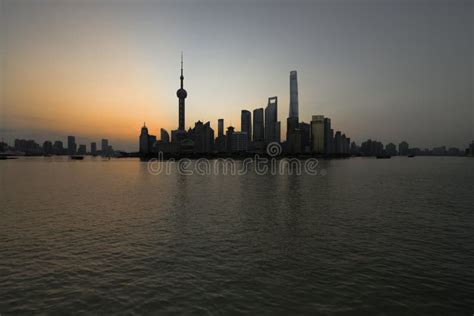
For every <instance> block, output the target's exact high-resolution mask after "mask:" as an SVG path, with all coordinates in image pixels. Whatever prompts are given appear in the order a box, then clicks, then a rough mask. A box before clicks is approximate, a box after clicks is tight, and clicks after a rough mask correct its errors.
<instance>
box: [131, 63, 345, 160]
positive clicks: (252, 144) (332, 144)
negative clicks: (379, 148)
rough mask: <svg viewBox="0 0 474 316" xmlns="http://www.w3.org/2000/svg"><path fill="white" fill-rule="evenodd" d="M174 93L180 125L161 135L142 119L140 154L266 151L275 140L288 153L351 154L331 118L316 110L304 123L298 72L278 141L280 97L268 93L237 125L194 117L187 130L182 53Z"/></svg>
mask: <svg viewBox="0 0 474 316" xmlns="http://www.w3.org/2000/svg"><path fill="white" fill-rule="evenodd" d="M176 95H177V97H178V100H179V101H178V128H177V129H176V130H173V131H171V137H170V135H169V133H168V132H167V131H166V130H165V129H161V131H160V139H159V140H157V137H156V135H151V134H149V132H148V128H147V127H146V125H145V123H144V124H143V127H142V128H141V133H140V136H139V148H140V149H139V153H140V156H142V157H147V156H150V155H152V154H154V153H157V152H163V153H170V154H221V153H223V154H236V153H237V154H242V153H243V154H245V153H252V154H253V153H264V152H265V149H266V146H267V145H268V144H270V143H273V142H277V143H280V144H281V145H282V148H283V150H284V153H286V154H289V155H299V154H316V155H326V156H330V155H336V156H344V155H350V137H348V136H347V135H346V134H345V133H343V132H341V131H334V129H333V128H332V126H331V119H330V118H329V117H325V116H323V115H314V116H313V117H312V120H311V121H310V122H308V123H306V122H302V121H300V118H299V106H298V79H297V72H296V71H291V72H290V106H289V115H288V118H287V121H286V123H287V133H286V141H284V142H282V140H281V122H280V121H279V120H278V97H276V96H274V97H270V98H268V103H267V106H266V107H265V108H257V109H254V110H253V111H252V112H251V111H249V110H242V112H241V124H240V126H241V128H240V131H237V130H236V129H235V128H234V127H233V126H228V127H227V128H226V129H224V119H219V120H218V121H217V135H215V133H214V130H213V129H212V128H211V125H210V122H206V123H203V122H201V121H198V122H196V123H195V124H194V127H193V128H189V129H188V130H186V129H185V113H186V112H185V100H186V98H187V95H188V94H187V92H186V90H185V89H184V75H183V60H182V57H181V76H180V88H179V89H178V91H177V92H176Z"/></svg>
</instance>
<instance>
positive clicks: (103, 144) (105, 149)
mask: <svg viewBox="0 0 474 316" xmlns="http://www.w3.org/2000/svg"><path fill="white" fill-rule="evenodd" d="M143 127H145V128H146V126H145V123H143ZM146 131H147V133H148V129H147V130H146ZM109 149H110V148H109V140H108V139H105V138H103V139H102V140H101V148H100V150H101V151H102V153H103V154H105V153H108V152H109Z"/></svg>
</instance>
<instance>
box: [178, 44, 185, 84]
mask: <svg viewBox="0 0 474 316" xmlns="http://www.w3.org/2000/svg"><path fill="white" fill-rule="evenodd" d="M179 79H181V89H183V81H184V75H183V52H181V77H179Z"/></svg>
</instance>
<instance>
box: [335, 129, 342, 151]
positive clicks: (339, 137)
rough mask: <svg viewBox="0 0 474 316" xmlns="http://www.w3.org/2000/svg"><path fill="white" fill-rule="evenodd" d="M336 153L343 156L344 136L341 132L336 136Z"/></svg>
mask: <svg viewBox="0 0 474 316" xmlns="http://www.w3.org/2000/svg"><path fill="white" fill-rule="evenodd" d="M334 153H336V154H342V135H341V132H340V131H337V132H336V135H335V136H334Z"/></svg>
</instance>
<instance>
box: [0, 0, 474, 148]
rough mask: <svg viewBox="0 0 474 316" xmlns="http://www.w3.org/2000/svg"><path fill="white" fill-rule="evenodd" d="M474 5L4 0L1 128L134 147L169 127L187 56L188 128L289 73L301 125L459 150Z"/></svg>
mask: <svg viewBox="0 0 474 316" xmlns="http://www.w3.org/2000/svg"><path fill="white" fill-rule="evenodd" d="M473 3H474V2H473V1H470V0H465V1H456V0H446V1H436V0H430V1H417V0H415V1H408V0H398V1H389V0H379V1H357V0H354V1H352V0H351V1H350V0H334V1H217V0H216V1H207V0H206V1H199V0H197V1H191V0H188V1H132V0H129V1H106V0H97V1H92V0H85V1H72V0H71V1H67V0H66V1H59V0H57V1H48V0H44V1H35V0H29V1H25V0H0V5H1V15H0V19H1V20H0V23H1V24H0V54H1V60H0V62H1V63H0V67H1V68H0V74H1V78H0V79H1V84H0V88H1V90H0V91H1V98H0V100H1V109H0V115H1V117H0V136H2V137H3V138H4V139H5V140H6V141H8V142H9V143H10V144H11V143H12V141H13V139H14V138H15V137H18V138H20V137H21V138H33V139H36V140H37V141H38V142H42V141H44V140H46V139H50V140H53V141H54V140H56V139H60V140H63V141H66V139H65V137H66V136H67V135H76V137H77V139H78V142H79V143H87V146H88V147H89V144H88V143H89V142H90V141H91V140H92V141H95V140H97V141H99V140H100V138H103V137H105V138H109V140H110V142H111V143H112V145H114V147H115V148H120V149H125V150H137V148H138V134H139V129H140V127H141V125H142V124H143V122H144V121H146V123H147V126H148V127H149V130H150V132H151V133H154V134H157V135H159V129H160V128H162V127H163V128H166V129H167V130H171V129H175V128H176V127H177V125H178V100H177V98H176V90H177V89H178V87H179V58H180V52H181V51H184V59H185V60H184V65H185V69H184V73H185V88H186V90H187V91H188V98H187V99H186V126H193V125H194V122H195V121H197V120H201V121H204V122H206V121H211V124H212V126H213V128H214V129H215V130H216V129H217V119H218V118H224V119H225V125H226V126H229V125H230V124H232V125H233V126H235V127H237V128H240V111H241V110H242V109H248V110H253V109H255V108H258V107H264V106H265V105H266V103H267V98H268V97H269V96H274V95H276V96H278V98H279V104H278V110H279V120H281V121H282V136H283V135H285V131H286V117H287V116H288V107H289V72H290V71H291V70H297V71H298V85H299V103H300V119H301V120H303V121H306V122H308V121H310V120H311V115H316V114H322V115H325V116H329V117H331V119H332V124H333V127H334V129H335V130H342V131H343V132H345V133H346V134H348V135H349V136H350V137H352V138H353V139H355V140H356V141H357V142H358V143H360V141H362V140H365V139H367V138H372V139H377V140H380V141H382V142H384V143H387V142H395V143H398V142H400V141H401V140H407V141H408V142H409V143H410V145H411V146H417V147H423V148H424V147H432V146H440V145H447V146H458V147H461V148H465V147H467V145H468V143H470V141H471V140H472V139H474V131H473V126H474V100H473V89H474V85H473V72H474V59H473V58H474V57H473V56H474V51H473V50H474V49H473V46H474V44H473V43H474V36H473V33H474V26H473V21H474V8H473V7H474V5H473Z"/></svg>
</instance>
